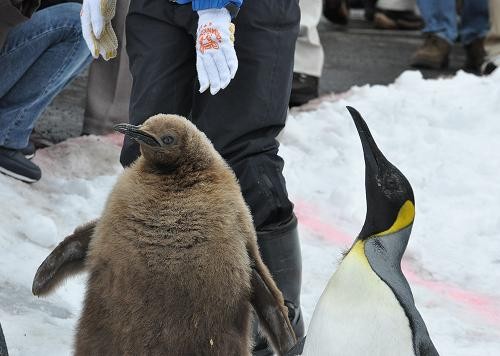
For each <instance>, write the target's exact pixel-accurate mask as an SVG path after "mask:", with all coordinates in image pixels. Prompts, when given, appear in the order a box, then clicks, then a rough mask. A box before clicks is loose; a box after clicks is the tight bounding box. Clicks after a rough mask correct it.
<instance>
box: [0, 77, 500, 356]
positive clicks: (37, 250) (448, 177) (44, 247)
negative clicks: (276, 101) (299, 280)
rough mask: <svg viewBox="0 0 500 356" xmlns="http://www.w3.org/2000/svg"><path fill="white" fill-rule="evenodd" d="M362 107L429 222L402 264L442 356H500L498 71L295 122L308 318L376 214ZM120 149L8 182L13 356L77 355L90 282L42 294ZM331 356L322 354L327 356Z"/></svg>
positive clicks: (2, 294) (373, 92) (293, 174)
mask: <svg viewBox="0 0 500 356" xmlns="http://www.w3.org/2000/svg"><path fill="white" fill-rule="evenodd" d="M346 105H350V106H353V107H355V108H356V109H358V110H359V111H360V112H361V113H362V115H363V116H364V117H365V119H366V121H367V123H368V125H369V127H370V128H371V130H372V134H373V135H374V137H375V140H376V141H377V143H378V144H379V147H380V148H381V150H382V151H383V152H384V153H385V155H386V157H387V158H388V159H389V160H391V161H392V162H393V163H394V164H395V165H396V166H398V167H399V168H400V170H401V171H402V172H403V173H404V174H405V175H406V176H407V178H408V179H409V181H410V183H411V184H412V186H413V189H414V192H415V199H416V208H417V217H416V221H415V224H414V228H413V234H412V237H411V239H410V243H409V246H408V249H407V251H406V254H405V258H404V261H403V268H404V272H405V274H406V276H407V278H408V280H409V282H410V285H411V286H412V290H413V293H414V296H415V300H416V304H417V307H418V308H419V310H420V312H421V314H422V316H423V318H424V320H425V321H426V323H427V327H428V329H429V332H430V334H431V337H432V339H433V341H434V343H435V345H436V347H437V349H438V350H439V351H440V353H441V355H453V356H455V355H456V356H460V355H463V356H471V355H481V356H486V355H499V354H500V290H499V289H498V286H499V283H500V214H499V213H498V211H499V209H498V206H499V203H498V202H500V184H499V182H498V180H499V178H498V176H499V173H500V155H499V153H498V152H500V140H499V137H500V72H499V71H497V73H496V74H494V75H492V76H490V77H487V78H478V77H475V76H471V75H467V74H465V73H462V72H460V73H458V75H457V76H455V77H454V78H449V79H439V80H423V79H422V77H421V75H420V74H419V73H418V72H405V73H403V74H402V75H401V77H400V78H398V79H397V80H396V82H395V83H394V84H392V85H389V86H372V87H369V86H364V87H355V88H353V89H352V90H350V91H349V92H347V93H345V94H343V95H341V96H332V97H330V98H326V99H325V100H322V101H321V103H319V104H318V105H311V106H309V108H310V110H306V111H294V112H292V114H291V115H290V118H289V120H288V124H287V128H286V130H285V131H284V132H283V134H282V136H281V138H280V140H281V142H282V146H281V151H280V152H281V155H282V156H283V157H284V158H285V161H286V166H285V176H286V178H287V182H288V190H289V194H290V196H291V198H292V199H293V201H294V202H295V203H296V213H297V215H298V216H299V222H300V233H301V239H302V247H303V251H302V252H303V268H304V273H303V281H304V282H303V287H302V295H303V297H302V298H303V310H304V314H305V317H306V321H309V319H310V317H311V315H312V312H313V310H314V306H315V304H316V302H317V300H318V298H319V296H320V295H321V292H322V291H323V288H324V286H325V285H326V283H327V281H328V279H329V277H330V276H331V274H332V273H333V272H334V271H335V268H336V266H337V264H338V261H339V259H340V256H341V252H342V251H343V250H344V249H346V248H348V247H349V246H350V244H351V242H352V241H353V240H354V238H355V236H356V235H357V233H358V232H359V230H360V228H361V226H362V223H363V221H364V215H365V208H366V207H365V197H364V163H363V156H362V150H361V144H360V142H359V138H358V136H357V133H356V130H355V128H354V124H353V123H352V120H351V119H350V116H349V113H348V112H347V110H346V109H345V106H346ZM119 144H120V138H119V137H118V136H109V137H93V136H91V137H82V138H77V139H72V140H68V141H66V142H63V143H61V144H59V145H56V146H53V147H50V148H48V149H44V150H41V151H38V152H37V157H36V158H35V162H37V163H38V164H39V165H40V166H41V167H42V170H43V174H44V176H43V178H42V180H41V181H40V182H39V183H36V184H34V185H26V184H24V183H21V182H17V181H15V180H13V179H10V178H8V177H5V176H3V175H0V202H1V213H0V322H1V324H2V327H3V329H4V333H5V337H6V340H7V344H8V346H9V352H10V353H11V355H13V356H15V355H35V354H36V355H69V354H71V345H72V338H73V333H74V327H75V324H76V321H77V318H78V315H79V311H80V307H81V302H82V297H83V290H84V277H83V276H82V277H78V278H75V279H72V280H71V281H70V282H68V283H66V284H65V285H63V286H62V287H60V288H59V289H58V291H57V292H56V293H55V294H53V295H52V296H50V297H48V298H43V299H38V298H36V297H33V296H32V294H31V282H32V278H33V276H34V274H35V271H36V269H37V267H38V265H39V264H40V262H41V261H42V260H43V259H44V258H45V257H46V255H47V254H48V253H49V252H50V251H51V249H52V248H53V247H54V246H55V245H56V244H57V243H58V242H59V240H60V239H62V238H63V237H64V236H65V235H66V234H68V233H70V232H71V231H72V230H73V228H74V227H75V226H77V225H78V224H80V223H82V222H85V221H88V220H90V219H92V218H95V217H97V216H99V215H100V211H101V209H102V207H103V204H104V201H105V199H106V196H107V194H108V192H109V190H110V188H111V187H112V185H113V184H114V182H115V179H116V176H117V175H118V174H119V173H120V171H121V167H120V166H119V164H118V154H119ZM318 356H321V355H318Z"/></svg>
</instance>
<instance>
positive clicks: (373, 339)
mask: <svg viewBox="0 0 500 356" xmlns="http://www.w3.org/2000/svg"><path fill="white" fill-rule="evenodd" d="M361 248H362V246H361ZM303 355H306V356H330V355H331V356H343V355H345V356H357V355H360V356H361V355H362V356H366V355H370V356H407V355H408V356H409V355H411V356H414V355H415V353H414V351H413V342H412V333H411V329H410V324H409V321H408V318H407V317H406V315H405V313H404V310H403V308H402V307H401V305H400V304H399V302H398V301H397V299H396V297H395V296H394V294H393V292H392V290H391V289H390V288H389V286H387V284H385V283H384V282H383V281H382V280H381V279H380V278H379V277H378V276H377V275H376V274H375V272H373V270H372V269H371V267H370V265H369V264H368V261H367V260H366V257H365V256H364V254H362V253H360V252H359V251H353V250H351V252H350V253H349V254H348V255H347V256H346V257H345V258H344V260H343V261H342V263H341V264H340V266H339V268H338V269H337V271H336V272H335V274H334V275H333V276H332V278H331V279H330V281H329V283H328V286H327V288H326V289H325V291H324V292H323V295H322V296H321V298H320V301H319V303H318V305H317V306H316V309H315V310H314V314H313V318H312V320H311V323H310V325H309V329H308V332H307V338H306V344H305V347H304V352H303Z"/></svg>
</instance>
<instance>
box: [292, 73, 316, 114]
mask: <svg viewBox="0 0 500 356" xmlns="http://www.w3.org/2000/svg"><path fill="white" fill-rule="evenodd" d="M318 96H319V78H318V77H315V76H312V75H307V74H302V73H293V81H292V93H291V94H290V102H289V106H290V107H293V106H300V105H303V104H305V103H307V102H308V101H309V100H312V99H315V98H317V97H318Z"/></svg>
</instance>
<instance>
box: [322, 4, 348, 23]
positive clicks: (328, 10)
mask: <svg viewBox="0 0 500 356" xmlns="http://www.w3.org/2000/svg"><path fill="white" fill-rule="evenodd" d="M323 15H325V17H326V18H327V19H328V20H330V21H331V22H333V23H336V24H339V25H347V23H348V22H349V6H348V4H347V0H324V1H323Z"/></svg>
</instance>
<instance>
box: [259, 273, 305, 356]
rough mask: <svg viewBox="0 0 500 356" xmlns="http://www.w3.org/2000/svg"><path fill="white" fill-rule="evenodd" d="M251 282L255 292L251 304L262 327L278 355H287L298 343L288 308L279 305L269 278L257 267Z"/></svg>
mask: <svg viewBox="0 0 500 356" xmlns="http://www.w3.org/2000/svg"><path fill="white" fill-rule="evenodd" d="M251 282H252V291H253V294H252V299H251V302H252V306H253V308H254V310H255V312H256V314H257V316H258V318H259V321H260V325H261V327H263V329H264V331H265V332H266V334H267V336H268V339H269V341H270V343H271V344H272V345H273V346H274V349H275V351H276V352H277V353H278V355H285V354H286V352H287V351H288V350H290V349H291V348H292V347H293V346H294V345H295V343H296V337H295V333H294V331H293V328H292V325H291V324H290V320H289V319H288V313H287V311H286V307H285V305H284V304H283V305H281V304H280V303H279V299H278V298H276V295H275V294H274V293H273V292H272V287H271V286H269V285H268V283H269V282H268V277H267V276H266V275H262V274H261V273H259V271H258V270H257V268H256V267H253V268H252V280H251ZM266 282H268V283H266Z"/></svg>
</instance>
